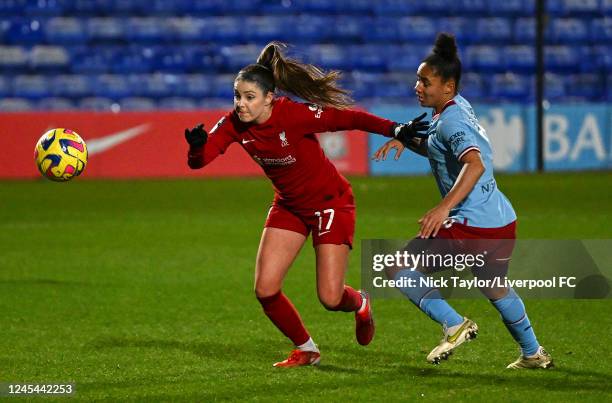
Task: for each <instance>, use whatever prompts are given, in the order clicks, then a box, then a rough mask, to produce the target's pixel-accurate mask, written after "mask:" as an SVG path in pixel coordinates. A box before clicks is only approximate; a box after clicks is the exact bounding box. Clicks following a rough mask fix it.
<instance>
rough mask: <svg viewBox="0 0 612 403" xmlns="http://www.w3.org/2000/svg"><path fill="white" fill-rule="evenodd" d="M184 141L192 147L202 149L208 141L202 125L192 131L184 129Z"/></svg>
mask: <svg viewBox="0 0 612 403" xmlns="http://www.w3.org/2000/svg"><path fill="white" fill-rule="evenodd" d="M185 140H187V143H189V145H190V146H192V147H202V146H204V144H206V141H207V140H208V133H206V130H204V124H203V123H200V124H199V125H197V126H196V127H194V128H193V129H185Z"/></svg>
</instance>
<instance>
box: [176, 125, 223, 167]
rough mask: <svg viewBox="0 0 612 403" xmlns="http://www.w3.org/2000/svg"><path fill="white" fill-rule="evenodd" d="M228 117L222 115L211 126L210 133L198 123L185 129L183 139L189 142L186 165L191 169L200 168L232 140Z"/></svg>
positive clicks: (221, 151)
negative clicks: (191, 127)
mask: <svg viewBox="0 0 612 403" xmlns="http://www.w3.org/2000/svg"><path fill="white" fill-rule="evenodd" d="M227 120H229V118H228V117H227V116H226V117H223V118H221V120H219V122H218V123H217V124H216V125H215V126H214V127H213V128H212V130H211V131H210V134H209V133H207V132H206V130H204V125H203V124H201V123H200V124H199V125H197V126H196V127H194V128H193V129H185V140H187V143H188V144H189V151H188V152H187V165H189V168H191V169H198V168H202V167H203V166H205V165H207V164H209V163H210V162H211V161H212V160H214V159H215V158H217V156H219V154H223V153H224V152H225V150H226V149H227V147H229V145H230V144H231V143H232V142H233V141H234V137H233V136H232V134H231V133H232V132H231V122H227Z"/></svg>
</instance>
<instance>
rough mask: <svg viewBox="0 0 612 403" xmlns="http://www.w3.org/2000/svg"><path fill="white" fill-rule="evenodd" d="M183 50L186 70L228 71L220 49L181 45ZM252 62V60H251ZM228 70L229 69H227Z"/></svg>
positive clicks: (199, 71)
mask: <svg viewBox="0 0 612 403" xmlns="http://www.w3.org/2000/svg"><path fill="white" fill-rule="evenodd" d="M182 49H183V51H184V52H187V54H188V58H187V62H188V63H189V65H188V66H187V72H193V73H205V72H211V73H213V72H214V73H219V72H223V71H228V69H227V66H226V65H225V58H224V57H223V55H222V54H221V51H220V50H218V49H216V48H213V47H207V46H198V47H183V48H182ZM251 63H252V62H251ZM228 72H229V71H228Z"/></svg>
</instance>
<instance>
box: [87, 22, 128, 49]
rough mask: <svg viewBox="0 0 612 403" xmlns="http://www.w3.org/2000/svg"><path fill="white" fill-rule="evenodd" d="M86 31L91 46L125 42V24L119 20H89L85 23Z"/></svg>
mask: <svg viewBox="0 0 612 403" xmlns="http://www.w3.org/2000/svg"><path fill="white" fill-rule="evenodd" d="M86 30H87V36H88V38H89V39H90V40H91V42H92V43H93V44H96V43H108V42H115V43H121V42H123V41H125V22H124V21H123V20H122V19H120V18H113V17H104V18H100V17H95V18H89V19H88V20H87V22H86Z"/></svg>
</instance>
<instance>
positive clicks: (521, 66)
mask: <svg viewBox="0 0 612 403" xmlns="http://www.w3.org/2000/svg"><path fill="white" fill-rule="evenodd" d="M503 57H504V64H505V66H506V69H508V70H510V71H513V72H517V73H525V74H526V73H533V71H534V70H535V67H536V51H535V48H533V47H532V46H528V45H512V46H506V47H505V48H504V49H503Z"/></svg>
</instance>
